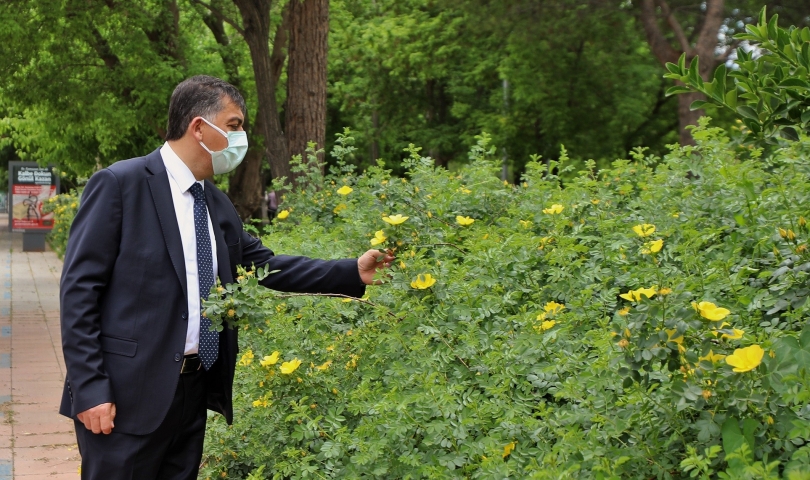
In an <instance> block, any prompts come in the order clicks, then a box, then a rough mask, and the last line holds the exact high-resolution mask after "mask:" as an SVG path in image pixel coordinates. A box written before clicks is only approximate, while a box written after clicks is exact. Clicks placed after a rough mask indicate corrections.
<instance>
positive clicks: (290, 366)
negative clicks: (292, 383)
mask: <svg viewBox="0 0 810 480" xmlns="http://www.w3.org/2000/svg"><path fill="white" fill-rule="evenodd" d="M299 366H301V360H298V359H297V358H293V359H292V360H290V361H289V362H284V363H282V364H281V373H282V374H284V375H289V374H291V373H293V372H294V371H295V370H296V369H297V368H298V367H299Z"/></svg>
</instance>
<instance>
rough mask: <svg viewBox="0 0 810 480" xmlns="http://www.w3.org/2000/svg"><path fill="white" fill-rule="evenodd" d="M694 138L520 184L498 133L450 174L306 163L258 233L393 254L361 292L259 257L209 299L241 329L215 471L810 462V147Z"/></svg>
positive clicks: (525, 474)
mask: <svg viewBox="0 0 810 480" xmlns="http://www.w3.org/2000/svg"><path fill="white" fill-rule="evenodd" d="M695 136H696V138H698V146H697V147H684V148H676V149H674V150H673V152H672V153H671V154H669V155H668V156H667V157H666V158H664V159H660V158H655V157H648V156H645V155H644V154H643V152H638V153H637V154H636V155H634V156H633V158H632V159H631V160H618V161H616V162H614V163H613V166H612V168H610V169H608V170H603V171H599V172H597V171H594V170H593V165H591V164H588V165H585V166H584V168H582V170H581V171H572V168H571V167H570V166H567V165H568V164H567V160H566V158H565V155H564V152H563V158H562V160H561V162H560V163H559V164H557V163H556V162H551V165H550V167H551V169H552V170H551V172H549V171H548V170H547V166H546V165H545V164H544V163H543V162H542V161H541V160H538V159H535V161H533V162H531V163H530V164H529V166H528V173H527V175H526V176H525V178H524V179H523V181H522V182H521V184H519V185H510V184H504V183H502V182H501V181H500V180H498V179H497V176H496V173H497V170H498V166H497V162H496V160H495V159H494V158H493V157H494V155H493V150H491V149H490V148H489V147H488V145H487V139H486V137H482V138H481V139H480V143H479V146H478V147H476V148H475V149H474V150H473V151H472V152H471V157H472V163H471V165H470V166H469V167H467V168H465V169H463V170H461V171H458V172H449V171H446V170H441V169H435V168H434V167H433V165H432V163H431V161H430V160H429V159H426V158H422V157H421V156H420V155H419V153H418V149H412V151H411V154H412V155H411V160H410V162H409V170H408V176H407V178H404V179H400V178H392V177H391V176H389V174H388V172H387V171H386V170H385V169H384V168H383V167H382V166H379V167H377V168H372V169H370V170H369V171H368V172H366V173H365V174H363V175H359V176H358V175H354V174H353V173H352V171H351V169H350V168H348V167H347V168H345V169H344V170H343V171H338V172H334V174H333V175H331V176H328V177H326V178H325V179H323V178H320V177H319V176H318V175H317V174H316V173H312V174H311V180H312V181H313V182H316V183H318V184H320V187H321V188H315V187H316V186H317V185H311V186H310V187H309V188H308V189H306V190H305V191H303V192H297V193H292V192H287V193H286V194H285V196H284V197H283V203H282V205H281V207H280V208H281V209H282V215H281V216H282V217H283V216H285V215H286V218H283V219H279V220H276V221H275V222H274V223H273V225H272V226H271V227H270V228H269V230H268V231H267V233H266V235H265V236H264V241H265V243H266V244H267V245H269V246H271V247H272V248H273V249H274V250H276V251H277V252H283V253H288V254H305V255H310V256H315V257H330V258H333V257H346V256H356V255H358V254H359V253H361V252H362V251H364V250H365V249H366V248H368V247H369V245H370V244H378V245H377V246H378V247H380V248H391V249H394V250H396V255H397V257H398V260H397V264H396V265H395V266H394V268H392V269H391V275H390V279H389V281H388V283H387V284H386V285H383V286H378V287H373V288H369V290H368V295H367V297H366V298H364V299H356V300H350V299H341V298H337V299H333V298H323V297H312V296H304V297H301V296H290V295H285V294H280V293H275V292H268V291H266V290H264V289H262V288H261V287H257V284H256V276H257V275H261V274H265V273H266V272H253V271H246V272H244V273H243V275H242V277H241V280H240V286H239V287H238V288H237V287H235V286H231V287H228V288H226V290H227V292H226V295H225V296H224V297H222V298H220V299H217V300H214V301H211V302H209V303H208V304H207V314H208V315H209V316H211V317H212V318H214V319H215V321H222V320H223V319H224V320H227V321H230V322H235V323H236V324H237V328H241V329H243V330H244V331H243V332H242V334H241V349H242V351H241V353H240V355H241V361H240V365H239V367H238V368H237V374H236V385H235V397H236V422H235V424H234V425H233V427H228V426H227V425H226V424H225V422H224V420H223V419H222V418H221V417H219V416H212V417H211V418H210V421H209V427H208V436H207V439H206V449H205V456H204V465H203V469H202V473H201V478H209V477H210V478H245V477H246V476H248V475H250V478H332V477H340V478H357V477H369V478H371V477H376V478H507V477H509V478H685V477H701V478H708V477H723V478H746V477H750V478H777V477H786V478H808V477H810V446H808V443H807V442H808V441H810V407H808V400H810V374H808V371H810V370H808V367H810V327H808V326H807V323H808V322H807V310H808V306H807V304H806V303H805V300H806V298H807V293H808V271H810V253H808V251H807V240H808V228H807V225H806V221H805V218H807V217H808V211H807V210H808V208H807V205H808V201H809V200H810V198H808V197H810V180H808V175H810V162H809V160H810V143H808V142H807V141H803V142H796V143H793V144H791V145H789V146H788V147H784V148H782V149H779V150H776V151H775V152H774V153H773V154H769V155H768V156H767V158H761V156H762V155H761V152H760V151H759V150H756V149H754V150H750V149H747V148H743V147H740V146H737V145H735V144H733V143H732V142H731V141H730V140H729V139H728V138H727V136H726V134H725V133H724V132H723V131H722V130H719V129H712V128H708V127H705V126H704V128H700V129H699V130H698V131H696V133H695ZM348 143H350V141H349V140H347V139H344V140H343V145H342V146H339V148H338V152H337V154H338V156H340V155H343V154H345V153H346V151H347V149H348V150H350V146H348ZM741 158H746V159H747V160H745V161H743V160H740V159H741ZM344 186H348V187H350V189H347V188H345V187H344ZM349 190H351V191H350V192H349ZM338 191H340V193H338ZM346 192H348V193H347V194H345V195H342V194H341V193H346ZM285 212H286V213H285ZM392 215H403V216H407V217H408V218H407V220H405V221H404V222H403V223H401V224H399V225H391V224H389V223H386V221H385V218H386V217H388V219H389V220H390V219H391V218H390V217H391V216H392ZM464 217H469V219H473V220H474V222H472V223H471V224H468V225H462V223H469V220H466V219H465V218H464ZM645 224H646V226H644V225H645ZM651 226H654V232H651V231H652V230H653V229H652V227H651ZM634 227H638V228H635V229H634ZM380 231H381V232H380ZM642 235H646V236H642ZM380 242H381V243H380ZM271 274H272V273H271ZM427 275H430V277H427ZM431 279H434V280H435V283H433V284H432V285H430V284H431V282H432V280H431ZM418 287H427V288H418ZM628 299H629V300H628ZM693 302H694V305H693ZM700 302H710V303H711V304H713V305H710V304H709V303H700ZM723 309H726V310H723ZM757 346H758V347H757ZM738 349H740V350H738ZM743 349H744V350H743ZM760 349H761V350H760ZM275 352H278V353H275ZM758 353H760V354H761V355H762V358H761V363H760V360H759V357H758V355H757V354H758ZM723 356H725V357H723ZM299 361H300V365H299V364H298V362H299ZM732 365H734V367H732ZM734 369H736V370H738V371H736V372H735V371H734Z"/></svg>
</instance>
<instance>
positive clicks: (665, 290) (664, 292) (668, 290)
mask: <svg viewBox="0 0 810 480" xmlns="http://www.w3.org/2000/svg"><path fill="white" fill-rule="evenodd" d="M670 293H672V289H671V288H666V287H665V288H662V289H660V290H658V294H659V295H669V294H670Z"/></svg>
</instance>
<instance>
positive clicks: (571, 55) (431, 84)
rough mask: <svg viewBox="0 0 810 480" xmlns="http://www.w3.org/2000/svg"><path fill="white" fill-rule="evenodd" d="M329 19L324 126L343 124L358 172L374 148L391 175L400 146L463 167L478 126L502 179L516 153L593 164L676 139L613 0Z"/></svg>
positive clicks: (443, 6) (422, 0)
mask: <svg viewBox="0 0 810 480" xmlns="http://www.w3.org/2000/svg"><path fill="white" fill-rule="evenodd" d="M330 21H331V30H332V31H331V34H330V39H329V41H330V54H329V55H330V57H329V78H330V88H329V97H328V100H329V111H330V122H329V125H328V128H329V130H330V132H332V133H334V132H338V131H340V130H341V129H342V128H343V126H344V125H352V126H353V127H354V128H355V130H356V134H355V138H356V140H357V147H358V161H359V162H358V163H360V166H362V167H365V166H368V165H374V162H375V161H376V160H377V158H372V155H373V152H376V156H377V157H379V158H384V159H385V160H386V161H387V165H388V166H389V168H391V169H392V170H393V172H394V173H396V174H400V173H402V171H403V169H400V168H399V167H400V165H399V162H400V161H401V160H404V158H405V156H404V155H403V153H402V152H403V149H404V148H405V147H406V146H407V145H408V144H409V143H415V144H418V145H421V146H423V147H424V149H425V152H426V153H428V154H429V155H430V156H431V157H432V158H433V159H434V160H435V161H436V162H437V163H438V164H441V165H448V163H449V162H453V163H454V164H456V163H464V162H466V152H467V150H468V149H469V148H470V147H471V146H472V145H474V144H475V139H474V136H475V135H476V134H477V133H478V132H481V131H482V130H484V131H488V132H490V133H491V134H492V135H493V138H494V140H495V142H496V143H497V144H498V145H499V146H501V147H506V148H505V150H506V151H505V152H504V151H503V150H501V151H499V152H498V154H499V155H498V156H499V157H502V156H503V155H504V154H506V155H507V157H508V159H509V160H508V163H509V165H510V167H511V172H513V175H514V176H511V175H510V178H515V179H519V175H520V173H521V172H522V171H523V164H524V163H525V161H526V159H528V158H529V155H530V154H533V153H538V154H541V155H543V158H556V156H557V154H558V153H559V146H560V144H565V145H573V146H575V147H576V148H575V150H573V151H572V156H574V157H576V158H582V159H587V158H595V159H598V160H603V161H605V162H606V163H607V161H609V160H612V159H613V158H614V157H616V156H624V155H626V153H627V151H629V150H630V148H632V146H634V145H639V144H643V145H647V146H649V147H651V148H652V149H653V150H654V151H657V152H664V151H665V148H664V145H665V144H666V143H669V142H675V141H677V131H676V128H675V125H676V124H677V114H676V111H675V109H676V105H677V102H674V101H672V100H671V99H667V98H665V97H664V83H665V81H664V80H663V79H662V78H661V73H662V72H661V67H660V66H659V65H657V64H656V62H655V60H654V58H653V57H652V55H651V54H650V51H649V48H648V47H647V43H646V40H645V39H644V37H643V34H642V33H641V29H640V28H639V27H638V25H637V24H636V22H635V19H634V15H633V13H632V12H631V11H629V10H626V9H623V8H619V7H618V6H617V5H616V4H611V3H609V2H607V3H605V2H602V3H600V2H596V3H594V2H583V1H580V0H563V1H560V2H535V1H524V0H517V1H508V2H482V1H478V0H463V1H459V0H439V1H428V0H407V1H400V0H397V1H394V0H380V1H376V2H371V3H370V2H368V1H365V0H343V1H340V2H332V4H331V10H330ZM574 25H575V26H576V28H570V26H574ZM403 99H407V101H403ZM363 159H365V161H363Z"/></svg>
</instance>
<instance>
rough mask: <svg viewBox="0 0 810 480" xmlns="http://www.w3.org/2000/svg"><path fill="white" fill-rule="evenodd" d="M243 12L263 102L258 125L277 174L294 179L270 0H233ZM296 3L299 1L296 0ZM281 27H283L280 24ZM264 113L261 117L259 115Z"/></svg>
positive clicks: (247, 40)
mask: <svg viewBox="0 0 810 480" xmlns="http://www.w3.org/2000/svg"><path fill="white" fill-rule="evenodd" d="M233 3H234V4H236V6H237V7H238V8H239V13H240V14H241V16H242V25H243V31H242V32H241V33H242V36H243V38H244V39H245V43H247V45H248V49H249V50H250V59H251V61H252V63H253V76H254V79H255V81H256V94H257V100H258V102H259V105H261V107H262V108H259V109H258V111H257V113H256V114H257V118H256V122H255V123H256V125H257V127H258V126H261V127H260V129H259V128H257V131H258V132H261V133H262V136H263V137H264V147H265V152H266V154H267V157H268V160H269V162H270V171H271V173H272V175H273V178H280V177H286V178H287V180H288V181H289V180H290V156H289V153H288V150H287V140H286V139H285V138H284V132H282V130H281V123H280V121H279V115H278V103H277V102H276V82H277V77H275V76H274V73H275V71H276V70H275V68H274V59H273V58H272V57H271V55H270V5H271V3H272V2H271V1H270V0H233ZM292 3H295V2H292ZM279 28H282V27H281V26H279ZM259 116H260V117H259Z"/></svg>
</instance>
